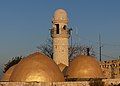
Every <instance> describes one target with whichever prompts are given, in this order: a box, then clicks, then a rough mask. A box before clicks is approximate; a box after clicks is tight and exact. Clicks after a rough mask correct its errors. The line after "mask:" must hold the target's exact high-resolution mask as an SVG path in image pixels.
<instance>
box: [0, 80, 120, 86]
mask: <svg viewBox="0 0 120 86" xmlns="http://www.w3.org/2000/svg"><path fill="white" fill-rule="evenodd" d="M102 82H104V86H110V85H118V84H119V85H120V79H103V80H102ZM0 86H90V85H89V81H76V82H0Z"/></svg>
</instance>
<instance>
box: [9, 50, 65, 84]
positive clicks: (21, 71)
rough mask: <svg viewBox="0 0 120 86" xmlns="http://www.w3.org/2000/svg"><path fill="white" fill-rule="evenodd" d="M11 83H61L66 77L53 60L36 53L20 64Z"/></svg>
mask: <svg viewBox="0 0 120 86" xmlns="http://www.w3.org/2000/svg"><path fill="white" fill-rule="evenodd" d="M10 81H16V82H17V81H18V82H20V81H27V82H31V81H37V82H60V81H64V76H63V74H62V73H61V71H60V69H59V68H58V66H57V65H56V64H55V62H54V61H53V60H52V59H50V58H48V57H47V56H45V55H43V54H41V53H39V52H36V53H34V54H31V55H29V56H28V57H26V58H24V59H22V60H21V61H20V62H19V63H18V65H17V66H16V67H15V69H14V71H13V73H12V75H11V77H10Z"/></svg>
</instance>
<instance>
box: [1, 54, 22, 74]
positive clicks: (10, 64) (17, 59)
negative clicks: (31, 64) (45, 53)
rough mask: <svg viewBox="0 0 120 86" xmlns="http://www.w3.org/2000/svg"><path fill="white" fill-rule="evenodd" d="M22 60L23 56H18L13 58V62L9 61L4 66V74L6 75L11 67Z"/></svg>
mask: <svg viewBox="0 0 120 86" xmlns="http://www.w3.org/2000/svg"><path fill="white" fill-rule="evenodd" d="M21 59H22V56H17V57H13V58H12V60H9V61H8V62H7V63H6V64H5V65H4V70H3V73H5V72H6V71H7V70H8V69H9V68H10V67H11V66H13V65H15V64H17V63H18V62H19V61H20V60H21Z"/></svg>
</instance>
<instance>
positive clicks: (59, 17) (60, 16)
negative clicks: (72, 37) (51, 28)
mask: <svg viewBox="0 0 120 86" xmlns="http://www.w3.org/2000/svg"><path fill="white" fill-rule="evenodd" d="M61 22H62V23H68V16H67V12H66V11H65V10H63V9H57V10H56V11H55V13H54V16H53V23H61Z"/></svg>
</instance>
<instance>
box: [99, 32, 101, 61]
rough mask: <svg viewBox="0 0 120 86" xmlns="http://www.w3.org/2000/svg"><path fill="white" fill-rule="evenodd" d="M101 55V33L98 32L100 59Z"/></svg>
mask: <svg viewBox="0 0 120 86" xmlns="http://www.w3.org/2000/svg"><path fill="white" fill-rule="evenodd" d="M101 55H102V43H101V35H100V34H99V57H100V61H101V60H102V58H101Z"/></svg>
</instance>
